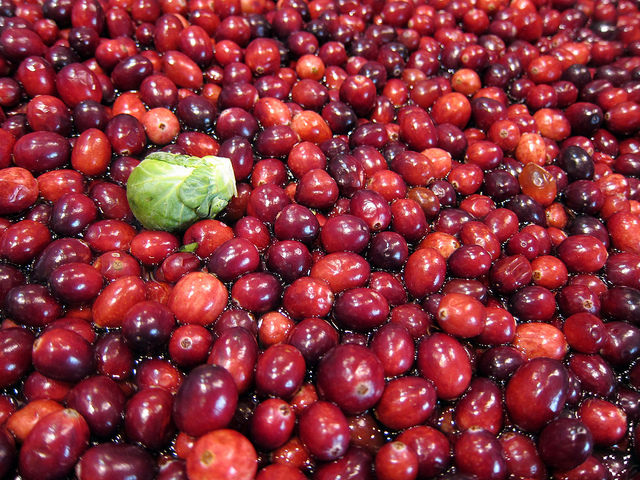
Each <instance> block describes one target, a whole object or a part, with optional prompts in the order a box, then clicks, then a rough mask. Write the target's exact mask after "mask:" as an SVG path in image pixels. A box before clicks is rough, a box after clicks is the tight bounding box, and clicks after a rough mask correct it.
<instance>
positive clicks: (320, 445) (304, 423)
mask: <svg viewBox="0 0 640 480" xmlns="http://www.w3.org/2000/svg"><path fill="white" fill-rule="evenodd" d="M299 428H300V440H302V442H303V443H304V444H305V445H306V447H307V448H308V449H309V451H310V453H311V454H312V455H314V456H315V457H317V458H318V459H320V460H325V461H330V460H335V459H337V458H339V457H341V456H343V455H344V454H345V453H346V451H347V448H348V446H349V426H348V423H347V418H346V417H345V416H344V413H342V411H341V410H340V409H339V408H338V407H337V406H336V405H334V404H332V403H330V402H326V401H318V402H315V403H313V404H312V405H310V406H309V407H308V408H306V409H305V410H304V411H303V412H302V414H301V415H300V419H299Z"/></svg>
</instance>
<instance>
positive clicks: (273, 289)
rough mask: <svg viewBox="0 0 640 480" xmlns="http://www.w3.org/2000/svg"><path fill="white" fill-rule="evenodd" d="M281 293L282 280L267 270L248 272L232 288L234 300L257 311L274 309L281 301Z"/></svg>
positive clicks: (242, 306)
mask: <svg viewBox="0 0 640 480" xmlns="http://www.w3.org/2000/svg"><path fill="white" fill-rule="evenodd" d="M294 283H295V282H294ZM281 294H282V286H281V284H280V281H279V280H278V279H277V278H276V276H275V275H272V274H270V273H266V272H254V273H248V274H246V275H244V276H242V277H241V278H240V279H239V280H238V281H236V282H235V283H234V285H233V287H232V288H231V300H232V302H234V303H235V304H236V305H238V306H239V307H241V308H244V309H246V310H249V311H251V312H256V313H264V312H267V311H269V310H272V309H273V308H274V307H275V306H276V305H277V304H278V302H279V301H280V295H281ZM285 296H286V291H285Z"/></svg>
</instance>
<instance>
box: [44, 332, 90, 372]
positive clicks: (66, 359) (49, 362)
mask: <svg viewBox="0 0 640 480" xmlns="http://www.w3.org/2000/svg"><path fill="white" fill-rule="evenodd" d="M33 363H34V366H35V367H36V369H37V370H38V371H39V372H40V373H42V374H43V375H46V376H48V377H51V378H53V379H56V380H62V381H69V382H74V381H78V380H80V379H82V378H83V377H85V376H86V375H88V374H89V373H91V372H92V371H93V369H94V364H95V361H94V349H93V346H92V345H91V344H89V342H88V341H87V340H85V339H84V338H83V337H82V336H80V335H79V334H77V333H75V332H72V331H71V330H66V329H63V328H56V329H52V330H49V331H47V332H44V333H42V334H41V335H40V336H39V337H38V338H37V339H36V341H35V342H34V344H33Z"/></svg>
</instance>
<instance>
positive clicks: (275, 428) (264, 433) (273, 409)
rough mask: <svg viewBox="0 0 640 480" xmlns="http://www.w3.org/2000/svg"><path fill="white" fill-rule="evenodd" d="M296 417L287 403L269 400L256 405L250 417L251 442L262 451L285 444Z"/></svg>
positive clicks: (279, 400) (275, 399)
mask: <svg viewBox="0 0 640 480" xmlns="http://www.w3.org/2000/svg"><path fill="white" fill-rule="evenodd" d="M295 421H296V416H295V414H294V412H293V410H292V409H291V407H290V406H289V404H287V402H285V401H284V400H281V399H277V398H269V399H266V400H264V401H263V402H261V403H260V404H258V406H257V407H256V409H255V411H254V412H253V416H252V417H251V430H250V432H251V440H252V441H253V442H254V443H255V444H256V445H257V446H258V447H261V448H262V449H264V450H273V449H275V448H278V447H281V446H282V445H284V444H285V443H286V441H287V440H289V438H290V437H291V434H292V433H293V428H294V426H295Z"/></svg>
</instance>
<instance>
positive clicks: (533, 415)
mask: <svg viewBox="0 0 640 480" xmlns="http://www.w3.org/2000/svg"><path fill="white" fill-rule="evenodd" d="M567 390H568V374H567V371H566V369H565V367H564V366H563V365H562V364H561V363H560V362H559V361H557V360H553V359H550V358H544V357H539V358H534V359H532V360H530V361H529V362H527V363H525V364H524V365H522V366H521V367H520V368H519V369H518V370H517V371H516V373H515V374H514V375H513V376H512V377H511V379H510V380H509V383H508V384H507V388H506V390H505V405H506V408H507V412H508V413H509V416H510V417H511V419H512V421H514V422H515V423H516V424H517V425H519V426H520V427H521V428H522V429H524V430H525V431H539V430H540V429H541V428H542V427H543V426H544V425H545V424H546V423H547V422H549V421H550V420H553V419H554V418H556V417H557V416H558V415H559V413H560V410H561V409H562V407H563V405H564V402H565V399H566V395H567ZM525 405H526V407H525Z"/></svg>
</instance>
